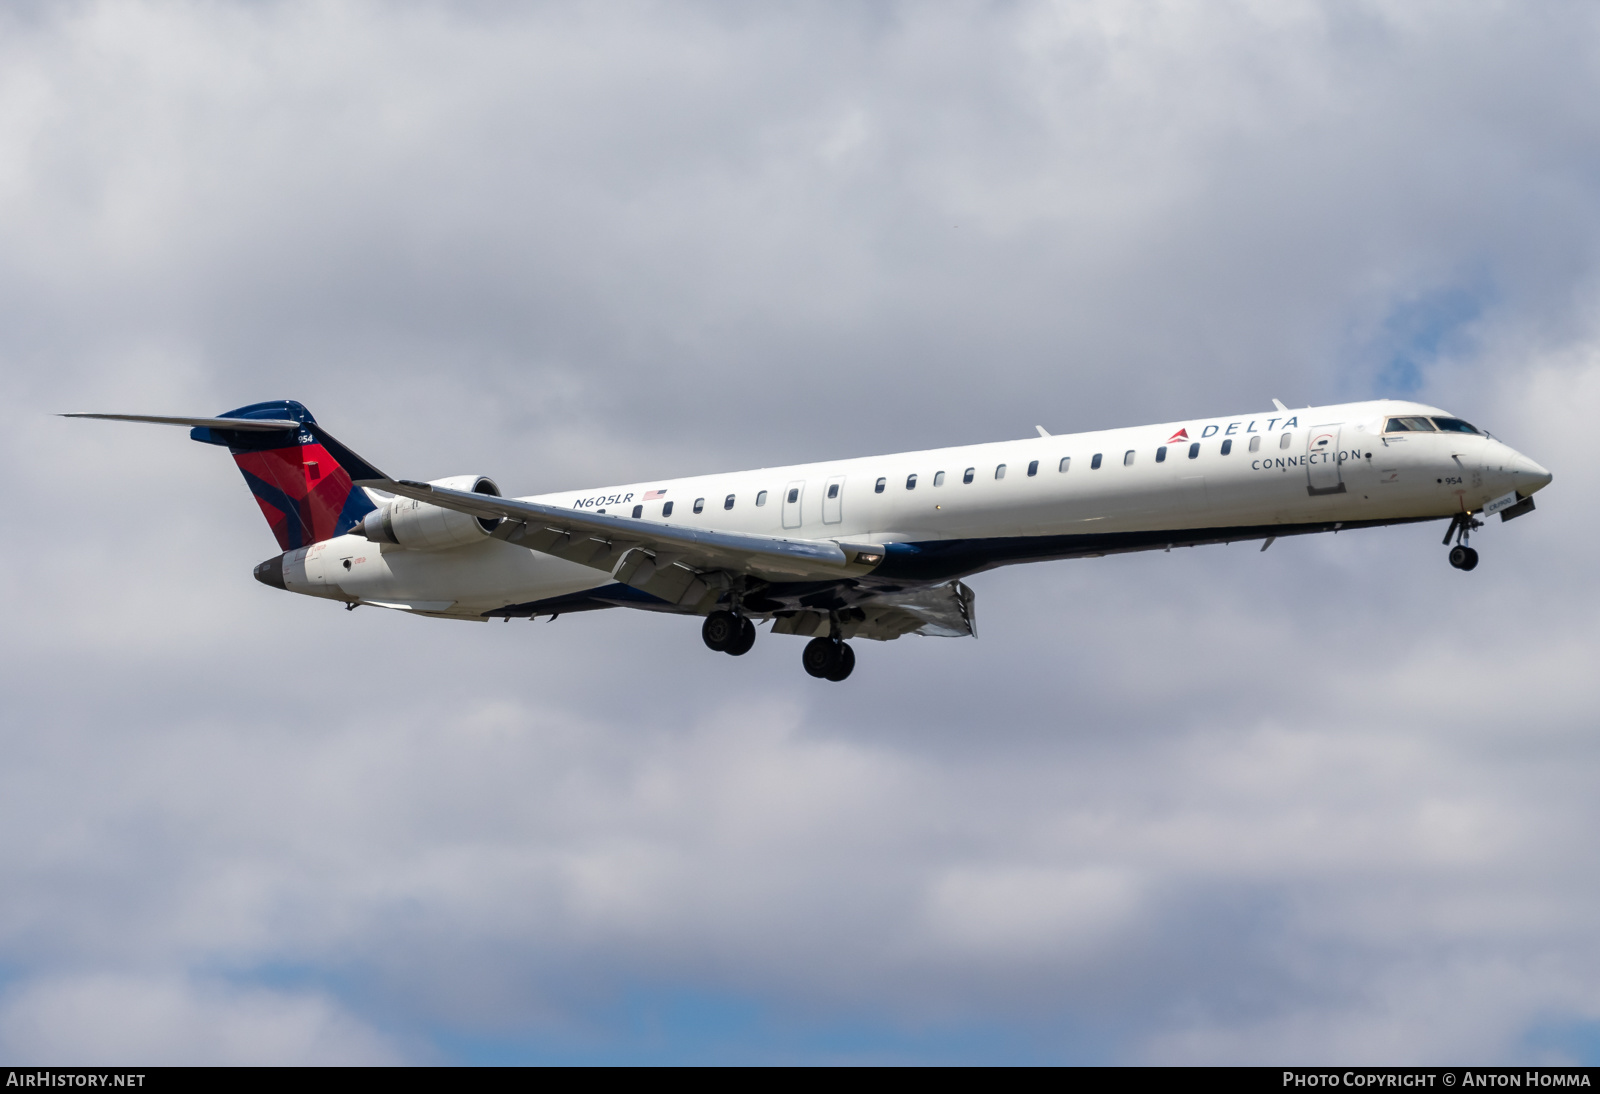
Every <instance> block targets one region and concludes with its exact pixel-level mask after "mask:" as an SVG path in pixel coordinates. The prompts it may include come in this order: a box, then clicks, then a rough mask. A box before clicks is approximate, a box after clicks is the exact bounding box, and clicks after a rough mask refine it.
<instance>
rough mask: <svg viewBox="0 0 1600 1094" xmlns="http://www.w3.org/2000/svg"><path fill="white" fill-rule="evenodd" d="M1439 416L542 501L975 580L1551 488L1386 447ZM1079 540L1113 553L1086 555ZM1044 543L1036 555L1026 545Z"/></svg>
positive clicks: (1079, 441)
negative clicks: (943, 552) (1007, 567)
mask: <svg viewBox="0 0 1600 1094" xmlns="http://www.w3.org/2000/svg"><path fill="white" fill-rule="evenodd" d="M1442 413H1443V412H1442V411H1439V410H1437V409H1435V408H1431V407H1426V406H1422V405H1420V404H1414V403H1402V402H1396V401H1390V400H1384V401H1379V402H1366V403H1352V404H1344V405H1338V406H1326V407H1315V408H1307V409H1303V410H1289V411H1271V412H1265V413H1255V414H1245V415H1238V416H1234V417H1228V418H1209V419H1201V420H1196V421H1186V422H1168V423H1164V424H1161V425H1147V426H1137V427H1133V428H1127V429H1110V430H1102V431H1098V432H1093V433H1076V434H1069V435H1063V436H1051V437H1045V436H1039V437H1031V438H1027V439H1025V440H1014V441H1000V442H995V443H990V444H980V445H969V446H965V447H959V448H944V449H933V450H928V451H922V452H903V453H897V454H894V455H887V456H871V457H864V458H854V459H846V460H837V461H831V462H823V463H810V464H800V465H795V466H791V467H777V468H761V469H758V470H752V471H737V472H730V473H727V474H716V475H702V476H696V477H692V478H681V479H651V480H645V481H640V482H635V483H630V484H625V485H620V486H606V487H598V488H594V489H589V490H576V491H563V492H560V493H554V494H545V495H540V496H538V497H534V498H530V499H527V500H530V501H535V502H542V503H546V504H551V505H559V506H562V507H566V508H575V509H584V510H588V511H604V512H605V513H607V514H610V515H614V516H622V517H637V518H638V519H641V520H645V521H657V522H665V523H669V524H677V525H684V526H689V527H697V528H703V529H716V530H724V531H737V532H747V533H757V534H761V535H768V536H781V537H786V538H791V539H816V540H830V539H831V540H844V541H855V542H863V541H865V542H872V543H880V544H941V543H942V544H946V545H949V544H950V543H952V541H961V543H962V545H963V552H964V553H963V554H962V555H961V557H962V558H965V559H968V560H969V563H968V564H966V565H965V566H964V568H963V569H962V570H961V571H960V572H967V573H970V572H972V571H973V570H975V569H983V568H987V566H990V565H1000V564H1004V563H1005V562H1007V561H1020V560H1024V559H1025V558H1040V557H1071V556H1072V555H1074V554H1096V553H1105V552H1106V551H1108V550H1132V549H1143V548H1149V547H1156V546H1160V543H1159V540H1160V539H1161V538H1162V536H1163V535H1165V534H1167V533H1171V534H1172V537H1171V538H1173V539H1174V540H1176V541H1184V540H1188V541H1192V542H1201V541H1205V540H1206V539H1207V537H1206V536H1204V535H1197V534H1196V533H1201V532H1204V531H1206V530H1208V529H1220V530H1227V531H1228V534H1229V535H1230V536H1231V538H1240V539H1244V538H1251V537H1255V538H1262V537H1264V536H1267V535H1272V534H1274V532H1273V529H1275V528H1281V529H1283V533H1282V534H1291V533H1292V532H1294V531H1320V530H1325V529H1326V528H1327V527H1331V526H1332V525H1333V524H1376V523H1394V522H1402V521H1410V520H1418V519H1429V518H1443V517H1450V516H1452V515H1455V514H1460V513H1471V512H1475V511H1477V510H1480V509H1482V508H1483V507H1484V506H1485V505H1486V504H1488V503H1490V502H1491V501H1493V500H1494V499H1496V498H1503V497H1504V496H1505V495H1507V494H1508V493H1511V492H1518V493H1520V494H1522V495H1524V496H1526V495H1531V494H1532V493H1533V492H1534V491H1535V490H1537V489H1539V488H1540V487H1542V486H1544V485H1545V484H1546V483H1548V482H1549V481H1550V475H1549V473H1548V472H1546V471H1545V470H1544V468H1542V467H1540V466H1539V465H1538V464H1536V463H1534V462H1533V461H1531V460H1529V459H1528V458H1527V457H1525V456H1522V455H1521V454H1519V453H1517V452H1516V451H1514V450H1513V449H1511V448H1509V447H1508V446H1506V445H1505V444H1503V443H1501V442H1500V441H1498V440H1494V439H1493V438H1491V437H1488V436H1485V435H1480V434H1472V433H1447V432H1431V433H1430V432H1410V433H1385V432H1384V424H1385V422H1386V420H1388V419H1390V418H1391V417H1393V416H1395V415H1401V414H1421V415H1430V414H1431V415H1440V414H1442ZM1225 442H1226V447H1227V448H1228V451H1227V452H1226V453H1224V451H1223V449H1224V443H1225ZM1195 445H1198V446H1199V447H1198V448H1197V449H1195V448H1193V447H1192V446H1195ZM1191 451H1193V452H1194V455H1193V456H1191ZM1158 455H1159V457H1160V458H1158ZM1097 459H1098V466H1095V463H1096V461H1097ZM1002 469H1003V470H1002ZM791 498H792V499H793V500H790V499H791ZM669 505H670V507H671V508H670V511H669V510H668V509H667V507H668V506H669ZM1080 537H1087V538H1082V539H1081V540H1080ZM1118 537H1122V538H1120V539H1119V538H1118ZM1211 538H1223V537H1222V536H1221V535H1219V536H1216V537H1211ZM1080 541H1081V542H1083V543H1088V544H1092V545H1099V546H1098V547H1094V549H1082V550H1080V549H1078V548H1076V547H1075V546H1074V544H1075V543H1078V542H1080ZM1001 542H1004V543H1006V544H1008V545H1009V546H1008V550H1009V551H1010V553H1009V554H1006V553H1005V552H1000V553H997V554H995V555H993V557H992V558H991V559H990V560H989V561H987V562H982V561H980V562H979V563H978V564H971V563H970V560H972V559H979V560H982V559H985V558H989V557H990V556H987V555H986V554H985V551H984V545H985V544H986V543H995V544H999V543H1001ZM1034 542H1037V544H1038V549H1037V550H1030V549H1028V547H1027V544H1029V543H1034ZM1019 543H1020V544H1022V546H1020V547H1019V546H1017V545H1018V544H1019ZM1118 544H1122V545H1121V546H1119V545H1118ZM968 547H970V550H968V549H967V548H968ZM960 572H953V573H950V574H948V575H945V577H953V576H960ZM284 579H285V582H286V584H287V587H288V588H289V589H291V590H292V591H295V592H302V593H308V594H311V595H316V596H324V597H331V598H335V599H339V600H343V601H346V602H362V603H372V604H379V605H385V606H392V607H397V608H404V609H407V610H411V611H416V612H421V613H425V614H430V615H444V616H450V617H456V618H476V619H482V618H484V617H485V616H486V615H493V614H495V613H496V611H497V609H501V608H503V607H504V606H505V605H509V604H522V605H527V604H537V603H542V602H545V601H551V600H555V599H558V598H562V597H570V596H574V595H577V594H582V593H584V592H585V591H586V590H594V589H597V588H600V587H603V586H606V585H608V584H611V582H612V579H611V577H610V575H609V574H608V573H607V572H605V571H598V570H596V569H593V568H591V567H589V566H584V565H580V564H578V563H574V562H568V561H565V560H563V559H560V558H556V557H553V556H551V555H545V554H541V553H539V552H537V551H532V550H529V549H527V548H524V547H520V546H514V545H511V544H508V543H505V542H501V541H499V540H496V539H493V538H490V537H489V536H487V535H485V538H484V539H482V540H481V541H479V542H476V543H471V544H468V545H465V546H459V547H453V548H449V549H444V550H408V549H406V548H403V547H399V546H394V545H390V544H379V543H375V542H372V541H370V540H368V539H364V538H362V537H360V536H356V535H345V536H339V537H337V538H334V539H331V540H326V541H324V542H322V543H318V544H315V545H313V546H311V547H308V548H302V549H300V550H297V551H292V552H290V553H289V554H288V555H286V556H285V559H284ZM942 579H944V578H941V580H942ZM641 606H645V605H641Z"/></svg>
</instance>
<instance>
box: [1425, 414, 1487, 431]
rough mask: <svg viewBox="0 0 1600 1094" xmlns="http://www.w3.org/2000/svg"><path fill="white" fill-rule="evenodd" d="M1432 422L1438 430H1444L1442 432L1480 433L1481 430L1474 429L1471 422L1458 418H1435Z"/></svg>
mask: <svg viewBox="0 0 1600 1094" xmlns="http://www.w3.org/2000/svg"><path fill="white" fill-rule="evenodd" d="M1433 424H1434V425H1436V426H1438V427H1439V429H1440V431H1441V432H1444V433H1481V432H1483V431H1482V430H1480V429H1474V428H1473V427H1472V425H1471V423H1469V422H1463V421H1462V420H1461V419H1460V418H1435V419H1434V420H1433Z"/></svg>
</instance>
